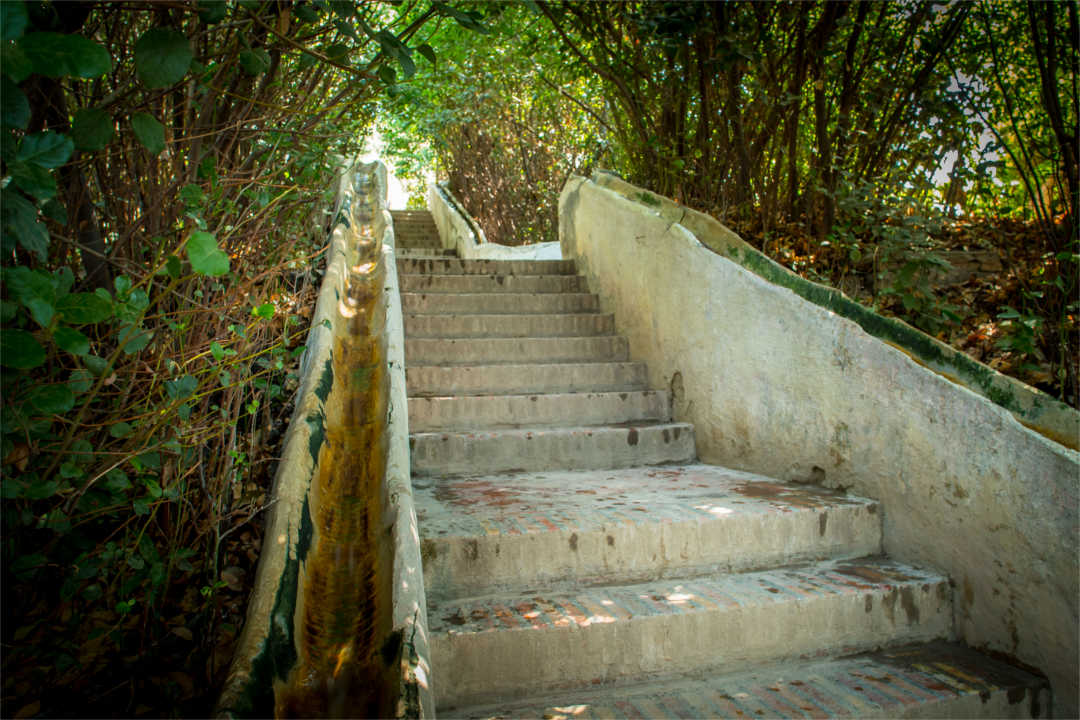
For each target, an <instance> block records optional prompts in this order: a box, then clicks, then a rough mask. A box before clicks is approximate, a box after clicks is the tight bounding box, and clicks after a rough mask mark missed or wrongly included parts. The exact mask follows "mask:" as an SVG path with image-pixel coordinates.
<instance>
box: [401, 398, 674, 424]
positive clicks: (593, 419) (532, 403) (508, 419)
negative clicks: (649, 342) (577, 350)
mask: <svg viewBox="0 0 1080 720" xmlns="http://www.w3.org/2000/svg"><path fill="white" fill-rule="evenodd" d="M670 419H671V403H670V400H669V398H668V393H667V392H666V391H662V390H661V391H655V390H647V391H629V392H620V393H567V394H537V395H480V396H467V395H461V396H443V397H431V398H424V397H415V398H410V399H409V429H410V430H411V431H412V432H436V431H445V430H466V429H472V428H478V429H483V428H497V427H519V428H520V427H527V428H547V427H565V426H567V425H606V424H617V423H632V422H650V421H660V422H666V421H668V420H670Z"/></svg>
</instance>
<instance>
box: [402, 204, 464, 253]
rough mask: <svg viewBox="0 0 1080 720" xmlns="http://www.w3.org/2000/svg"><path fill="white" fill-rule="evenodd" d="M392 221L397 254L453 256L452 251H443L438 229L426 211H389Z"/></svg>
mask: <svg viewBox="0 0 1080 720" xmlns="http://www.w3.org/2000/svg"><path fill="white" fill-rule="evenodd" d="M390 216H391V217H392V218H393V219H394V234H395V236H396V240H397V246H396V249H397V251H398V254H399V255H401V254H402V253H404V254H406V255H410V256H420V257H425V256H445V255H453V254H454V251H453V250H444V249H443V246H442V242H441V241H440V240H439V229H438V228H437V227H436V226H435V220H434V219H433V218H432V217H431V213H430V212H428V211H427V210H391V211H390Z"/></svg>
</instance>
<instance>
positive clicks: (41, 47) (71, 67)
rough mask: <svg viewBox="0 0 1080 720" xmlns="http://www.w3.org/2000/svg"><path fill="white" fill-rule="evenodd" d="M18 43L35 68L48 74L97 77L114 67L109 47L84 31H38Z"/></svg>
mask: <svg viewBox="0 0 1080 720" xmlns="http://www.w3.org/2000/svg"><path fill="white" fill-rule="evenodd" d="M18 45H19V48H20V49H21V50H22V51H23V52H24V53H25V54H26V57H27V59H28V60H29V61H30V64H31V66H32V67H33V69H34V72H36V73H40V74H42V75H45V76H47V77H64V76H67V75H71V76H73V77H80V78H96V77H100V76H101V75H104V74H105V73H107V72H109V70H111V69H112V58H111V57H110V56H109V51H108V50H106V49H105V48H104V47H102V46H101V45H98V44H97V43H96V42H94V41H93V40H89V39H87V38H84V37H83V36H81V35H61V34H60V33H54V32H35V33H30V34H29V35H25V36H23V37H22V38H21V39H20V40H19V43H18Z"/></svg>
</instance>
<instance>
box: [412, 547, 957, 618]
mask: <svg viewBox="0 0 1080 720" xmlns="http://www.w3.org/2000/svg"><path fill="white" fill-rule="evenodd" d="M935 584H936V585H939V586H941V585H944V586H945V587H948V579H947V578H946V577H944V576H943V575H941V574H939V573H937V572H934V571H928V570H923V569H919V568H916V567H913V566H910V565H906V564H903V563H899V562H896V561H894V560H890V559H887V558H883V557H872V558H860V559H857V560H847V559H844V560H832V559H830V560H824V561H821V562H817V563H812V564H808V565H800V566H791V567H782V568H774V569H768V570H756V571H749V572H741V573H723V574H716V575H699V576H696V577H687V578H669V579H662V580H653V581H649V582H644V583H634V584H627V585H599V586H591V587H588V588H554V589H544V590H537V589H532V588H527V589H523V590H521V591H518V592H506V593H498V594H495V595H487V596H481V597H474V598H454V599H450V600H445V601H435V602H432V603H429V607H428V623H429V628H430V630H431V633H432V635H433V636H435V635H439V634H441V633H446V634H450V635H466V634H477V633H487V632H493V631H509V632H523V631H536V630H569V629H571V628H576V629H582V628H586V627H589V626H590V625H601V624H602V625H608V624H613V623H626V622H631V621H633V620H635V619H639V620H640V619H646V618H651V617H658V616H666V615H692V614H697V613H709V612H724V611H727V610H729V609H731V608H744V607H757V606H762V605H768V604H773V603H805V602H809V601H811V600H813V599H819V598H829V597H834V596H859V597H862V596H864V595H866V594H867V593H870V592H875V591H876V592H879V593H892V592H893V591H895V590H897V589H900V590H901V592H903V589H904V588H921V587H923V586H927V585H935ZM895 611H896V614H897V615H898V616H899V617H898V620H899V619H900V618H903V617H904V615H905V614H906V615H907V620H908V621H909V622H918V610H917V609H914V608H912V607H911V606H910V605H908V606H905V607H904V608H901V607H896V608H895Z"/></svg>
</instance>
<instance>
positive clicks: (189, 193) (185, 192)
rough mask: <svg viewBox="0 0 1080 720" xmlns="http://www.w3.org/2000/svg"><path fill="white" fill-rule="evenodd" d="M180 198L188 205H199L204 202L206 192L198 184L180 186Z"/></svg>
mask: <svg viewBox="0 0 1080 720" xmlns="http://www.w3.org/2000/svg"><path fill="white" fill-rule="evenodd" d="M180 199H181V200H182V201H183V202H184V204H185V205H187V206H189V207H199V206H202V205H205V204H206V193H205V192H203V189H202V188H201V187H199V186H198V185H185V186H184V187H182V188H180Z"/></svg>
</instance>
